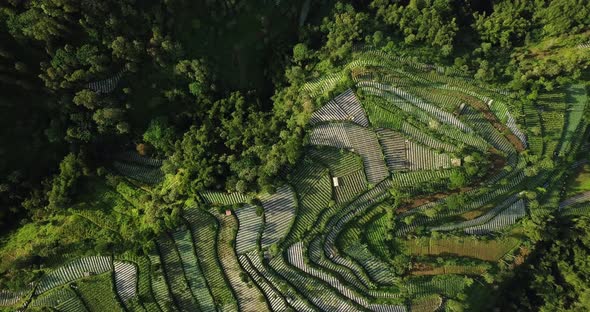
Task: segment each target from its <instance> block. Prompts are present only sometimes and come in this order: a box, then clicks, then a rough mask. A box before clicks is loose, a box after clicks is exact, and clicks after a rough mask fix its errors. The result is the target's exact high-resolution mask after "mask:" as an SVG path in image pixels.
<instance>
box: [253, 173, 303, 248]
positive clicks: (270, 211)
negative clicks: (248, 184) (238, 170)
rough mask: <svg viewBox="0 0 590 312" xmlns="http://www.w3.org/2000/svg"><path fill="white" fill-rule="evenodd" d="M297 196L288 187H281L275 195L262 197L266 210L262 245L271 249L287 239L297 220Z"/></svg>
mask: <svg viewBox="0 0 590 312" xmlns="http://www.w3.org/2000/svg"><path fill="white" fill-rule="evenodd" d="M295 197H296V194H295V192H294V191H293V189H291V187H289V186H288V185H284V186H281V187H279V188H278V189H277V191H276V192H275V193H274V194H265V195H262V196H260V201H261V202H262V207H263V208H264V231H263V232H262V238H261V240H260V245H261V246H262V248H266V247H269V246H270V245H272V244H275V243H277V242H278V241H279V240H280V239H281V238H283V237H285V236H286V235H287V233H288V232H289V228H290V227H291V223H292V222H293V219H294V218H295V210H296V209H297V207H296V206H297V202H296V198H295Z"/></svg>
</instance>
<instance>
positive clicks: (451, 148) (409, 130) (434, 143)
mask: <svg viewBox="0 0 590 312" xmlns="http://www.w3.org/2000/svg"><path fill="white" fill-rule="evenodd" d="M400 132H401V133H402V134H403V135H404V136H405V137H406V138H408V139H409V140H411V141H413V142H416V143H421V144H422V145H425V146H428V147H430V148H433V149H441V150H444V151H446V152H455V151H457V150H458V147H457V146H455V145H453V144H449V143H447V142H443V141H441V140H439V139H437V138H435V137H433V136H431V135H429V134H427V133H425V132H423V131H422V130H420V129H418V128H417V127H415V126H413V125H411V124H410V123H408V122H404V123H403V124H402V128H401V130H400ZM484 143H485V142H484ZM480 145H481V144H480ZM479 147H480V148H481V146H479ZM486 147H487V145H486Z"/></svg>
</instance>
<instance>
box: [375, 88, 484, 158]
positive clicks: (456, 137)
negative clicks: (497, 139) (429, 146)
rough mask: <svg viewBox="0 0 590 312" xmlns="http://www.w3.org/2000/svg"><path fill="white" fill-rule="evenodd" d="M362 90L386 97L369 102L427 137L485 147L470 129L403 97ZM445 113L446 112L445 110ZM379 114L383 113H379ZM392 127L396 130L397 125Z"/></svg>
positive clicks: (381, 91) (384, 92) (482, 141)
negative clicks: (463, 127)
mask: <svg viewBox="0 0 590 312" xmlns="http://www.w3.org/2000/svg"><path fill="white" fill-rule="evenodd" d="M383 86H385V85H383ZM387 87H389V86H387ZM363 90H365V92H367V93H369V94H372V95H374V96H381V97H382V98H383V99H386V101H385V103H384V102H383V101H377V100H372V101H371V103H373V105H375V104H376V105H378V106H381V108H382V109H384V110H387V111H389V112H390V113H391V114H394V115H396V116H398V117H397V118H398V119H402V120H405V122H404V123H408V122H409V121H411V122H412V123H413V126H415V127H417V128H419V129H420V131H422V132H425V134H426V133H429V135H428V136H429V137H432V136H433V135H434V136H437V137H440V138H443V139H444V140H445V141H447V142H449V143H451V144H454V145H457V144H466V145H471V146H474V147H477V148H479V149H485V148H486V147H487V144H486V142H485V141H484V140H482V139H481V138H479V137H477V136H475V135H474V133H473V131H472V130H471V129H463V130H462V129H460V128H458V127H457V126H456V125H454V124H449V123H448V122H450V121H448V120H446V119H440V118H437V117H435V116H433V115H432V114H430V113H429V112H428V111H426V110H423V109H422V108H421V107H417V106H415V105H413V104H411V103H408V102H407V101H406V100H405V99H403V98H400V97H398V96H396V95H393V94H391V93H389V92H387V91H384V90H381V89H375V88H373V87H365V89H363ZM368 106H370V105H368ZM445 114H448V113H446V112H445ZM381 115H383V114H382V113H381ZM448 115H450V116H452V118H453V120H456V121H457V122H460V123H461V124H463V123H462V122H461V121H459V119H457V118H456V117H455V116H454V115H451V114H448ZM453 123H454V121H453ZM402 127H403V124H402ZM392 129H393V130H398V129H399V127H396V128H392Z"/></svg>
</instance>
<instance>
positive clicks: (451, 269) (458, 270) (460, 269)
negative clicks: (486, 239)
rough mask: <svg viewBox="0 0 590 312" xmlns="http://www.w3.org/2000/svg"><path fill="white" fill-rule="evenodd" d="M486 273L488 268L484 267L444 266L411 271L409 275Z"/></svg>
mask: <svg viewBox="0 0 590 312" xmlns="http://www.w3.org/2000/svg"><path fill="white" fill-rule="evenodd" d="M487 271H488V267H487V266H484V265H444V266H438V267H427V268H420V269H419V270H412V271H411V272H410V273H411V274H412V275H414V276H423V275H442V274H460V275H481V274H483V273H485V272H487Z"/></svg>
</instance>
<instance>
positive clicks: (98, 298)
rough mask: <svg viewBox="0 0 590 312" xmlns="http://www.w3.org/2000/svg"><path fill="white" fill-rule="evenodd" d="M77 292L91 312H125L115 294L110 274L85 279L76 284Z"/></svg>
mask: <svg viewBox="0 0 590 312" xmlns="http://www.w3.org/2000/svg"><path fill="white" fill-rule="evenodd" d="M76 284H77V288H76V292H77V293H78V294H79V296H80V298H81V299H82V301H83V302H84V306H86V307H87V308H88V310H89V311H90V312H104V311H113V312H116V311H124V310H123V307H122V306H121V304H120V303H119V301H118V300H117V297H116V296H115V294H114V293H113V289H114V287H113V283H112V278H111V275H110V274H101V275H96V276H92V277H90V278H85V279H82V280H80V281H79V282H77V283H76Z"/></svg>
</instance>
